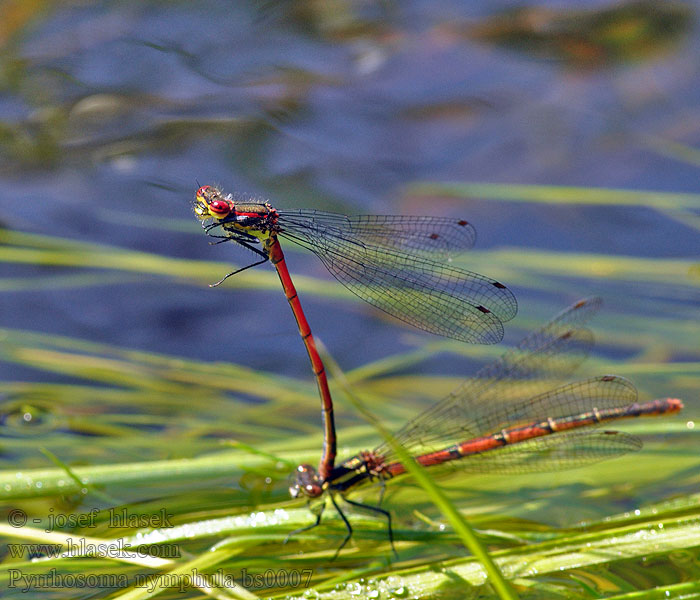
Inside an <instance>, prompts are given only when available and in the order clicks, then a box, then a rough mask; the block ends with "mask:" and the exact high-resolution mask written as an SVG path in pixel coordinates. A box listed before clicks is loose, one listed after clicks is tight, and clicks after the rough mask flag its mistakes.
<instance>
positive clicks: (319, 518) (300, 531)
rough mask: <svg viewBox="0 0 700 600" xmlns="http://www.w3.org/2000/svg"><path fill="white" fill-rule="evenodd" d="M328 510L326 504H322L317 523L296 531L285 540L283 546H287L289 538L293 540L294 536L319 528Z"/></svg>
mask: <svg viewBox="0 0 700 600" xmlns="http://www.w3.org/2000/svg"><path fill="white" fill-rule="evenodd" d="M325 508H326V505H325V503H324V504H321V508H320V510H319V511H318V514H317V515H316V522H314V523H311V525H307V526H306V527H300V528H299V529H295V530H294V531H292V533H290V534H289V535H288V536H287V537H286V538H284V542H282V543H283V544H286V543H287V542H288V541H289V538H291V537H292V536H293V535H297V534H298V533H302V532H304V531H309V530H310V529H313V528H314V527H318V526H319V525H320V524H321V517H322V516H323V511H324V509H325Z"/></svg>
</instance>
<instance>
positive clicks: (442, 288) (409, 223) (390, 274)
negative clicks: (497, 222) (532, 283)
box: [280, 211, 517, 344]
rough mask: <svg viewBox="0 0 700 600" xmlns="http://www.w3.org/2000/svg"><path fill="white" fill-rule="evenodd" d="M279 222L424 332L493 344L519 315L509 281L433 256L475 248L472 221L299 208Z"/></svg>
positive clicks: (367, 294)
mask: <svg viewBox="0 0 700 600" xmlns="http://www.w3.org/2000/svg"><path fill="white" fill-rule="evenodd" d="M424 219H425V222H423V220H424ZM429 224H431V225H429ZM280 226H281V227H282V230H281V231H280V235H282V236H284V237H286V238H289V239H291V240H292V241H294V242H296V243H298V244H299V245H301V246H303V247H305V248H308V249H309V250H311V251H312V252H313V253H314V254H316V255H317V256H318V257H319V259H320V260H321V261H322V262H323V263H324V265H325V266H326V268H327V269H328V270H329V271H330V272H331V274H332V275H333V276H334V277H335V278H336V279H337V280H338V281H340V282H341V283H342V284H343V285H345V287H347V288H348V289H349V290H350V291H352V292H353V293H354V294H356V295H357V296H359V297H360V298H362V299H363V300H365V301H366V302H368V303H369V304H372V305H373V306H376V307H377V308H379V309H381V310H383V311H384V312H386V313H388V314H390V315H392V316H394V317H396V318H398V319H400V320H402V321H404V322H407V323H409V324H411V325H414V326H415V327H418V328H419V329H424V330H426V331H429V332H432V333H436V334H439V335H444V336H447V337H451V338H454V339H458V340H462V341H465V342H475V343H482V344H494V343H497V342H499V341H500V340H501V339H502V338H503V321H507V320H510V319H512V318H513V317H514V316H515V313H516V312H517V302H516V300H515V297H514V296H513V294H512V292H511V291H510V290H508V289H507V288H506V287H505V286H504V285H503V284H501V283H499V282H498V281H496V280H494V279H490V278H488V277H485V276H483V275H479V274H478V273H473V272H470V271H466V270H463V269H457V268H455V267H453V266H451V265H449V262H447V261H445V262H436V261H434V260H431V259H430V258H428V256H429V255H430V253H431V252H437V253H438V254H442V255H444V253H445V250H446V249H447V250H451V249H453V248H454V249H466V248H468V247H471V244H472V243H473V236H472V235H471V234H470V233H469V231H470V229H469V227H468V226H467V225H464V226H461V225H455V224H454V222H450V220H446V219H438V218H434V217H425V218H420V217H403V218H399V217H392V216H387V217H370V216H362V217H344V216H342V215H333V214H330V213H319V212H316V211H295V212H283V213H280ZM383 226H385V229H382V227H383ZM438 226H439V227H438ZM428 231H432V232H433V234H427V233H426V232H428Z"/></svg>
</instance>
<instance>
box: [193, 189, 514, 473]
mask: <svg viewBox="0 0 700 600" xmlns="http://www.w3.org/2000/svg"><path fill="white" fill-rule="evenodd" d="M194 211H195V214H196V215H197V217H198V218H199V219H200V220H201V221H202V222H203V223H202V225H203V227H204V229H205V231H206V232H207V234H208V235H210V236H212V237H218V238H220V241H221V242H228V241H233V242H236V243H238V244H240V245H241V246H244V247H245V248H248V249H249V250H252V251H253V252H254V253H256V254H257V255H258V256H259V257H260V260H258V261H257V262H255V263H253V264H250V265H247V266H245V267H243V268H241V269H238V270H236V271H233V272H232V273H229V274H228V275H226V276H225V277H224V278H223V279H221V280H220V281H219V282H217V283H215V284H213V285H219V284H220V283H222V282H223V281H224V280H226V279H227V278H228V277H230V276H231V275H235V274H236V273H240V272H241V271H243V270H245V269H248V268H250V267H253V266H256V265H259V264H262V263H264V262H267V261H268V260H270V261H271V262H272V264H273V265H274V266H275V269H276V270H277V274H278V275H279V278H280V281H281V283H282V287H283V288H284V292H285V295H286V296H287V299H288V300H289V304H290V306H291V308H292V312H293V313H294V317H295V318H296V321H297V324H298V326H299V333H300V334H301V336H302V339H303V340H304V344H305V345H306V350H307V352H308V354H309V358H310V360H311V366H312V368H313V371H314V374H315V375H316V381H317V384H318V388H319V393H320V395H321V404H322V410H323V420H324V433H325V436H324V440H325V442H324V450H323V456H322V457H321V461H320V465H319V475H320V476H321V477H323V478H325V477H327V476H328V475H329V473H330V470H331V469H332V468H333V465H334V463H335V455H336V438H335V425H334V419H333V405H332V400H331V395H330V390H329V389H328V382H327V379H326V375H325V369H324V366H323V362H322V361H321V358H320V356H319V354H318V351H317V350H316V344H315V342H314V338H313V335H312V334H311V329H310V327H309V324H308V322H307V320H306V317H305V316H304V312H303V310H302V308H301V304H300V302H299V297H298V295H297V291H296V289H295V288H294V284H293V283H292V278H291V276H290V275H289V271H288V270H287V266H286V262H285V259H284V254H283V253H282V248H281V247H280V244H279V241H278V238H279V237H282V238H285V239H289V240H291V241H293V242H295V243H297V244H299V245H300V246H302V247H304V248H307V249H309V250H311V251H312V252H313V253H314V254H316V256H318V257H319V258H320V259H321V261H322V262H323V264H324V265H325V266H326V267H327V269H328V270H329V271H330V272H331V274H332V275H333V276H334V277H335V278H336V279H337V280H338V281H340V283H342V284H343V285H344V286H345V287H347V288H348V289H349V290H350V291H351V292H353V293H354V294H356V295H357V296H359V297H360V298H362V299H363V300H365V301H367V302H369V303H370V304H372V305H373V306H376V307H377V308H379V309H381V310H383V311H384V312H386V313H388V314H390V315H393V316H394V317H397V318H398V319H401V320H402V321H405V322H407V323H410V324H411V325H414V326H416V327H418V328H420V329H424V330H425V331H429V332H432V333H436V334H439V335H444V336H448V337H452V338H455V339H458V340H462V341H465V342H474V343H482V344H495V343H497V342H500V341H501V339H502V338H503V322H504V321H508V320H510V319H512V318H513V317H514V316H515V314H516V312H517V302H516V300H515V296H513V293H512V292H511V291H510V290H509V289H508V288H506V286H504V285H503V284H502V283H500V282H498V281H496V280H494V279H490V278H488V277H484V276H483V275H479V274H477V273H472V272H470V271H465V270H463V269H458V268H456V267H454V266H452V265H450V264H449V262H450V255H451V254H453V253H456V252H460V251H463V250H467V249H469V248H471V247H472V246H473V245H474V241H475V239H476V232H475V231H474V228H473V227H472V226H471V224H469V223H468V222H467V221H464V220H459V219H450V218H440V217H410V216H400V215H386V216H377V215H362V216H356V217H347V216H344V215H339V214H334V213H328V212H321V211H316V210H304V209H300V210H278V209H275V208H273V207H272V206H271V205H270V204H269V203H268V202H263V201H258V200H255V199H251V198H249V197H239V196H234V195H231V194H229V195H226V196H224V195H223V194H222V192H221V191H220V190H218V189H217V188H215V187H213V186H209V185H205V186H202V187H200V188H199V189H198V190H197V193H196V195H195V202H194ZM217 230H218V231H221V232H223V235H216V233H215V232H216V231H217ZM258 245H262V248H259V247H258ZM435 256H438V257H440V258H441V262H437V261H435V260H433V257H435Z"/></svg>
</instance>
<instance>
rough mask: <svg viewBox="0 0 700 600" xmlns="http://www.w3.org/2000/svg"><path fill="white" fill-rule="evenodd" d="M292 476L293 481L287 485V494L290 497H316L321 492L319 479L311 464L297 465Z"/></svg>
mask: <svg viewBox="0 0 700 600" xmlns="http://www.w3.org/2000/svg"><path fill="white" fill-rule="evenodd" d="M293 477H294V483H292V485H290V486H289V495H290V496H291V497H292V498H299V497H301V496H305V497H307V498H318V497H319V496H320V495H321V494H322V493H323V486H322V485H321V480H320V479H319V477H318V473H317V472H316V469H314V468H313V467H312V466H311V465H299V466H298V467H297V468H296V471H295V472H294V476H293Z"/></svg>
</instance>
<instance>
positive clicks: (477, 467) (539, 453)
mask: <svg viewBox="0 0 700 600" xmlns="http://www.w3.org/2000/svg"><path fill="white" fill-rule="evenodd" d="M641 447H642V441H641V440H640V439H639V438H637V437H635V436H632V435H630V434H627V433H623V432H620V431H600V430H593V431H587V430H578V431H567V432H563V433H558V434H556V435H549V436H547V437H542V438H535V439H532V440H527V441H524V442H520V443H518V444H513V445H512V446H504V447H503V448H500V449H499V450H498V452H487V453H485V454H478V455H475V456H470V457H468V458H466V459H464V460H461V461H458V462H460V463H464V464H463V465H462V464H460V465H455V467H456V468H459V469H460V470H463V471H465V472H468V473H494V474H499V473H500V474H518V473H534V472H548V471H561V470H564V469H572V468H575V467H580V466H583V465H587V464H591V463H595V462H599V461H602V460H607V459H609V458H615V457H617V456H620V455H622V454H626V453H627V452H636V451H637V450H639V449H640V448H641Z"/></svg>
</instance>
